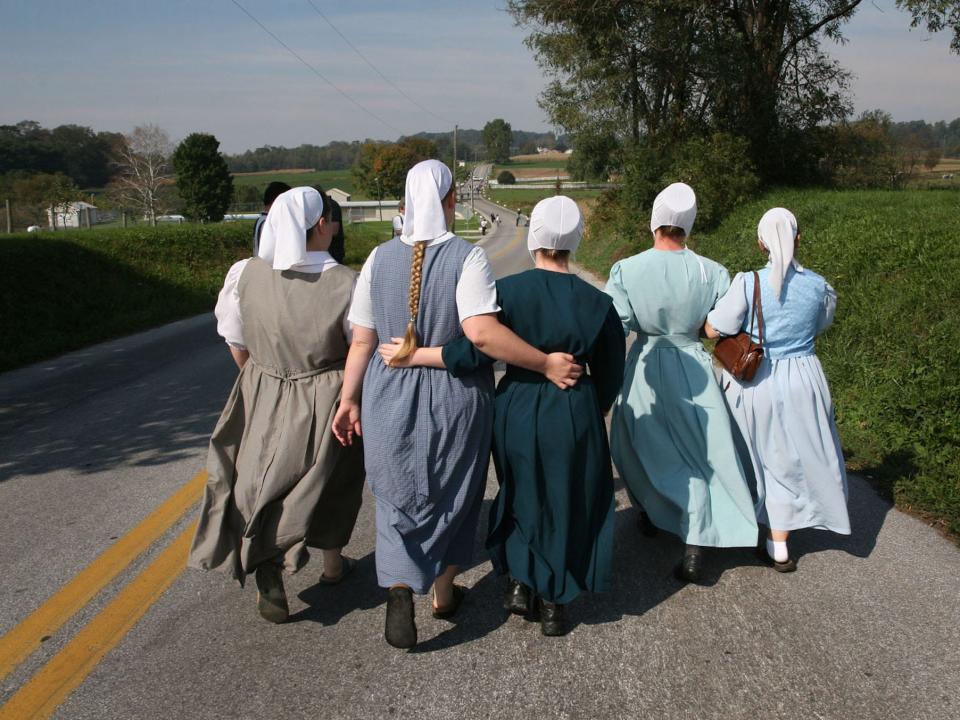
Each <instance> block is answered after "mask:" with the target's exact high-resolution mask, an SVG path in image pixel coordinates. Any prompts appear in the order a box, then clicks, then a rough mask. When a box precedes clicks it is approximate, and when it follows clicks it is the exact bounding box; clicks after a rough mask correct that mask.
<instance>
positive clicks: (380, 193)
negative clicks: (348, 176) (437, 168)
mask: <svg viewBox="0 0 960 720" xmlns="http://www.w3.org/2000/svg"><path fill="white" fill-rule="evenodd" d="M436 157H437V146H436V145H435V144H434V143H432V142H431V141H429V140H424V139H423V138H418V137H410V138H406V139H405V140H404V141H403V142H399V143H373V142H370V143H364V144H363V146H362V147H361V148H360V155H359V156H358V158H357V164H356V165H354V167H353V180H354V182H355V183H356V184H357V185H358V186H359V187H360V188H362V189H363V190H364V192H366V193H367V194H368V195H369V196H370V197H374V198H379V197H384V198H389V197H392V198H396V199H398V200H399V199H400V198H402V197H403V192H404V186H405V185H406V182H407V172H409V170H410V168H412V167H413V166H414V165H416V164H417V163H418V162H421V161H422V160H429V159H431V158H436Z"/></svg>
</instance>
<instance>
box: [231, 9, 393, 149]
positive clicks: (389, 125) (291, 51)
mask: <svg viewBox="0 0 960 720" xmlns="http://www.w3.org/2000/svg"><path fill="white" fill-rule="evenodd" d="M230 1H231V2H232V3H233V4H234V5H236V6H237V7H238V8H240V9H241V10H242V11H243V13H244V14H245V15H246V16H247V17H248V18H250V19H251V20H253V22H255V23H256V24H257V25H259V26H260V28H261V29H262V30H263V31H264V32H265V33H267V35H269V36H270V37H272V38H273V39H274V40H276V41H277V42H278V43H280V45H282V46H283V47H284V48H286V50H287V52H289V53H290V54H291V55H293V56H294V57H295V58H296V59H297V60H299V61H300V62H301V63H303V64H304V65H305V66H306V67H307V68H308V69H309V70H310V71H311V72H312V73H313V74H314V75H316V76H317V77H318V78H320V79H321V80H323V81H324V82H325V83H327V85H329V86H330V87H332V88H333V89H334V90H336V91H337V92H338V93H340V94H341V95H343V97H345V98H346V99H347V100H349V101H350V102H351V103H353V104H354V105H356V106H357V107H358V108H360V109H361V110H363V112H365V113H366V114H367V115H369V116H370V117H372V118H373V119H374V120H377V121H379V122H381V123H383V124H384V125H385V126H386V127H388V128H390V129H391V130H393V131H394V132H395V133H397V135H403V132H402V131H400V130H398V129H397V128H395V127H394V126H393V125H391V124H390V123H388V122H387V121H386V120H384V119H383V118H382V117H380V116H379V115H377V114H376V113H375V112H373V111H372V110H370V109H369V108H367V107H365V106H363V105H361V104H360V103H359V102H358V101H357V100H354V99H353V98H352V97H351V96H349V95H347V93H345V92H344V91H343V90H341V89H340V88H339V87H337V86H336V85H335V84H334V83H333V82H332V81H331V80H330V79H329V78H328V77H327V76H326V75H324V74H323V73H322V72H320V71H319V70H317V69H316V68H315V67H314V66H313V65H311V64H310V63H308V62H307V61H306V60H304V59H303V58H302V57H301V56H300V55H299V54H298V53H297V51H296V50H294V49H293V48H292V47H290V46H289V45H287V44H286V43H285V42H284V41H283V40H281V39H280V38H278V37H277V36H276V35H274V34H273V33H272V32H270V30H269V28H267V26H266V25H264V24H263V23H262V22H260V21H259V20H257V19H256V18H255V17H254V16H253V15H251V14H250V11H249V10H247V9H246V8H245V7H244V6H243V5H241V4H240V3H239V2H237V0H230Z"/></svg>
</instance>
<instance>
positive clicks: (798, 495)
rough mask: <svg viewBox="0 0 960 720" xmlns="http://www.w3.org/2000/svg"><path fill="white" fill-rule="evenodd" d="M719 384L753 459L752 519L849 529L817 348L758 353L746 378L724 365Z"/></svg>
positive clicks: (782, 526)
mask: <svg viewBox="0 0 960 720" xmlns="http://www.w3.org/2000/svg"><path fill="white" fill-rule="evenodd" d="M728 383H729V386H728ZM722 386H723V387H724V388H726V392H725V395H726V399H727V403H728V405H729V407H730V412H731V414H732V415H733V418H734V420H735V421H736V424H737V427H738V428H739V430H740V432H741V433H742V435H743V438H744V440H745V442H746V445H747V448H748V449H749V453H750V458H751V460H752V462H753V469H754V473H755V475H756V478H757V496H758V497H757V519H758V521H759V522H761V523H762V524H764V525H767V526H768V527H770V528H773V529H775V530H799V529H800V528H820V529H823V530H833V531H834V532H836V533H840V534H841V535H849V534H850V518H849V516H848V515H847V474H846V470H845V468H844V462H843V452H842V450H841V447H840V436H839V435H838V433H837V425H836V423H835V421H834V412H833V400H832V399H831V397H830V388H829V387H828V386H827V379H826V377H825V376H824V374H823V367H822V366H821V365H820V360H818V359H817V356H816V355H807V356H804V357H796V358H783V359H765V360H764V361H763V364H762V365H761V366H760V369H759V370H758V371H757V375H756V376H755V377H754V379H753V380H752V381H751V382H749V383H744V384H741V383H740V382H738V381H737V380H736V379H735V378H733V377H732V376H731V375H729V374H728V373H726V372H724V373H723V375H722Z"/></svg>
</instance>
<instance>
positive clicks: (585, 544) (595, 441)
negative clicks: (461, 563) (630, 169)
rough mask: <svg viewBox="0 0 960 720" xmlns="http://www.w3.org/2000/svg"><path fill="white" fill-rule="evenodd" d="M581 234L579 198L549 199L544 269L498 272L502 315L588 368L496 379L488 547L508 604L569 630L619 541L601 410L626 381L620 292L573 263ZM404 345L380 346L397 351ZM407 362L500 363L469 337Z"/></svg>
mask: <svg viewBox="0 0 960 720" xmlns="http://www.w3.org/2000/svg"><path fill="white" fill-rule="evenodd" d="M582 234H583V221H582V219H581V216H580V211H579V209H578V208H577V206H576V203H574V202H573V201H572V200H570V198H567V197H564V196H556V197H552V198H548V199H547V200H544V201H542V202H540V203H539V204H538V205H537V207H536V208H535V209H534V211H533V214H532V215H531V217H530V233H529V236H528V245H529V248H530V253H531V255H532V256H533V258H534V262H535V263H536V269H534V270H528V271H526V272H522V273H519V274H517V275H512V276H510V277H507V278H504V279H502V280H500V281H498V282H497V293H498V302H499V304H500V307H501V308H502V310H501V312H500V316H499V317H500V320H501V322H503V323H504V324H505V325H507V326H508V327H509V328H511V329H512V330H513V331H514V332H515V333H516V334H517V335H519V336H520V337H521V338H523V339H524V340H525V341H526V342H528V343H530V344H531V345H533V346H534V347H536V348H539V349H541V350H543V351H544V352H565V353H569V354H570V355H573V356H574V357H576V358H577V359H578V360H580V362H581V364H583V363H585V364H586V365H587V367H588V368H589V371H590V372H589V375H587V374H584V375H583V376H582V377H581V378H580V381H579V382H578V383H577V384H576V385H575V386H573V387H570V388H567V389H565V390H561V389H560V388H558V387H556V386H555V385H553V384H552V383H550V382H549V381H547V379H546V378H545V377H544V376H542V375H539V374H536V373H532V372H530V371H527V370H523V369H521V368H517V367H513V366H510V365H508V366H507V371H506V374H505V375H504V377H503V379H502V380H501V381H500V384H499V386H498V387H497V393H496V402H495V413H494V433H493V459H494V464H495V466H496V470H497V478H498V479H499V481H500V491H499V492H498V494H497V497H496V499H495V500H494V503H493V507H492V508H491V511H490V534H489V537H488V539H487V549H488V550H489V551H490V556H491V559H492V561H493V565H494V568H495V569H496V571H497V572H498V573H499V574H501V575H502V574H509V575H510V578H511V582H510V586H509V590H508V593H507V598H506V607H507V609H509V610H511V611H513V612H516V613H523V614H526V613H528V612H529V611H530V610H531V609H532V608H533V607H534V603H536V607H537V608H538V609H539V611H540V620H541V629H542V631H543V633H544V634H545V635H562V634H564V633H565V632H566V623H565V619H564V607H563V606H564V605H566V604H567V603H569V602H571V601H572V600H573V599H574V598H576V597H577V596H578V595H579V594H580V593H581V592H583V591H589V592H602V591H604V590H607V589H609V585H610V574H611V563H612V552H613V514H614V499H613V475H612V471H611V467H610V451H609V446H608V443H607V432H606V427H605V425H604V421H603V416H604V414H605V413H606V412H607V411H608V410H609V409H610V407H611V406H612V405H613V402H614V400H615V399H616V396H617V393H618V392H619V390H620V385H621V383H622V380H623V365H624V335H623V330H622V328H621V325H620V319H619V316H618V315H617V312H616V310H615V309H614V307H613V303H612V300H611V299H610V297H609V296H607V295H606V294H605V293H603V292H601V291H600V290H597V289H596V288H594V287H593V286H591V285H589V284H588V283H586V282H584V281H583V280H581V279H580V278H578V277H576V276H575V275H571V274H569V271H568V260H569V256H570V253H571V252H572V251H573V250H575V249H576V247H577V245H578V244H579V242H580V237H581V235H582ZM397 347H398V345H396V344H390V345H383V346H381V350H380V352H381V354H382V355H383V356H384V359H385V360H386V361H388V362H389V361H390V359H391V358H392V356H393V354H394V353H395V351H396V348H397ZM408 361H409V364H413V365H430V366H434V367H446V368H447V370H448V371H449V372H451V373H452V374H454V375H460V374H466V373H469V372H472V371H474V370H475V369H476V368H477V367H478V366H479V365H481V364H485V363H490V362H492V359H491V358H488V357H487V356H485V355H483V354H482V353H481V352H479V351H478V350H477V349H476V348H475V347H474V346H473V345H471V344H470V342H469V341H467V340H465V339H464V340H460V341H457V342H454V343H451V344H450V345H447V346H445V347H444V348H442V350H441V348H420V349H418V350H416V351H415V352H414V354H413V355H412V356H411V357H410V358H409V359H408Z"/></svg>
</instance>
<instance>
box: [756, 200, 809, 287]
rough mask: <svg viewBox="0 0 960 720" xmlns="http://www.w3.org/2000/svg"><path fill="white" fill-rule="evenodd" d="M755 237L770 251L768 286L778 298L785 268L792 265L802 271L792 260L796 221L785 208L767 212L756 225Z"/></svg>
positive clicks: (795, 240) (795, 238)
mask: <svg viewBox="0 0 960 720" xmlns="http://www.w3.org/2000/svg"><path fill="white" fill-rule="evenodd" d="M757 237H759V238H760V242H761V243H763V246H764V247H765V248H766V249H767V250H769V251H770V264H771V265H772V270H771V272H770V286H771V287H772V288H773V292H774V293H775V294H776V296H777V298H779V297H780V292H781V291H782V289H783V278H784V277H785V276H786V274H787V268H789V267H790V265H793V266H794V268H795V269H796V270H797V271H798V272H799V271H802V270H803V267H802V266H801V265H800V263H798V262H797V261H796V260H794V259H793V251H794V249H795V248H796V245H797V219H796V218H795V217H794V216H793V213H792V212H790V211H789V210H787V209H785V208H780V207H777V208H772V209H770V210H767V211H766V212H765V213H764V214H763V217H762V218H760V224H759V225H757Z"/></svg>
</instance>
